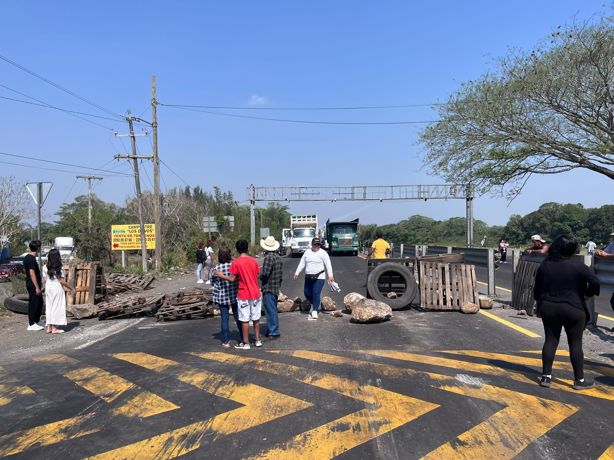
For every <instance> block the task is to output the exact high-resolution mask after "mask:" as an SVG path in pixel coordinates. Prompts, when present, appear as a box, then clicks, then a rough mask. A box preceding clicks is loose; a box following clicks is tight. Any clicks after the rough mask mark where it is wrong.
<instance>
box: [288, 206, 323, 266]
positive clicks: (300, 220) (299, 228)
mask: <svg viewBox="0 0 614 460" xmlns="http://www.w3.org/2000/svg"><path fill="white" fill-rule="evenodd" d="M290 229H291V231H292V239H291V241H290V253H291V255H292V256H294V255H296V254H302V253H304V252H305V251H306V250H307V249H309V248H310V247H311V240H312V239H314V238H315V237H316V234H317V229H318V217H317V216H316V215H315V214H307V215H297V214H293V215H292V216H290Z"/></svg>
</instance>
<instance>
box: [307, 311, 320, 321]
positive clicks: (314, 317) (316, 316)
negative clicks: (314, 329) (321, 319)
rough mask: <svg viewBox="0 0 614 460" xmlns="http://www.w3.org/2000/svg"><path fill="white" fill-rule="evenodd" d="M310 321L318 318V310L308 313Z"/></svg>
mask: <svg viewBox="0 0 614 460" xmlns="http://www.w3.org/2000/svg"><path fill="white" fill-rule="evenodd" d="M307 319H308V320H310V321H316V320H317V319H318V312H317V311H315V310H314V311H312V312H311V314H310V315H309V318H307Z"/></svg>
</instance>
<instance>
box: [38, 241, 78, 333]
mask: <svg viewBox="0 0 614 460" xmlns="http://www.w3.org/2000/svg"><path fill="white" fill-rule="evenodd" d="M45 268H46V269H47V270H46V276H45V303H46V307H45V308H46V311H45V315H46V317H47V332H48V333H50V334H62V333H64V330H63V329H59V328H58V326H66V294H65V293H64V288H66V289H70V290H71V291H73V292H74V291H75V289H74V288H72V287H71V286H70V285H69V284H68V283H67V282H66V281H64V273H63V272H62V258H61V257H60V251H58V250H57V249H52V250H51V251H49V254H48V255H47V266H46V267H45Z"/></svg>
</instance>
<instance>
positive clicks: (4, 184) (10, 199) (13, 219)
mask: <svg viewBox="0 0 614 460" xmlns="http://www.w3.org/2000/svg"><path fill="white" fill-rule="evenodd" d="M32 208H33V206H32V204H31V201H30V198H29V197H28V192H27V191H26V188H25V184H22V183H19V182H17V181H16V180H15V178H14V177H0V253H2V250H3V249H4V248H5V247H6V246H7V245H9V244H10V243H11V242H13V238H14V237H16V236H17V235H18V234H19V233H20V232H21V231H22V226H21V223H22V220H23V219H24V218H25V217H26V216H27V215H28V214H30V213H32V212H33V209H32Z"/></svg>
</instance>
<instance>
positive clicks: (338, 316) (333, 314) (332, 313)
mask: <svg viewBox="0 0 614 460" xmlns="http://www.w3.org/2000/svg"><path fill="white" fill-rule="evenodd" d="M329 315H331V316H334V317H335V318H342V317H343V313H341V311H339V310H335V311H331V312H330V313H329Z"/></svg>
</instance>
